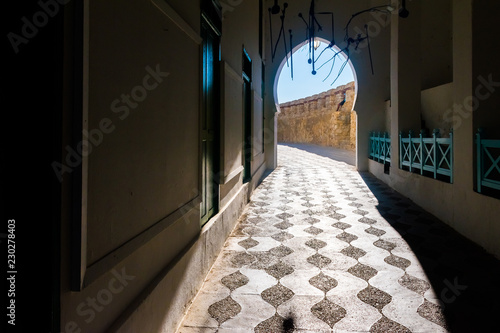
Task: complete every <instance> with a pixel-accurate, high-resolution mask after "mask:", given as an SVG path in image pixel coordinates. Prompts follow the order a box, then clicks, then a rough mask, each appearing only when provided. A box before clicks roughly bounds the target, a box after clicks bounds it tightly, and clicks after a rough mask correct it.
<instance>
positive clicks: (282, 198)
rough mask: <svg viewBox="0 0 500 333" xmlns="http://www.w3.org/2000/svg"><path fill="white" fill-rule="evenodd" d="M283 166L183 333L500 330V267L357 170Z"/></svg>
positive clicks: (289, 158)
mask: <svg viewBox="0 0 500 333" xmlns="http://www.w3.org/2000/svg"><path fill="white" fill-rule="evenodd" d="M278 157H279V163H278V164H279V166H278V168H277V169H276V170H274V171H273V172H272V173H271V174H270V175H268V176H267V177H266V178H265V179H264V180H263V182H262V183H261V185H260V186H259V187H258V188H257V189H256V190H255V192H254V193H253V195H252V197H251V201H250V203H249V204H248V205H247V207H246V208H245V211H244V214H243V215H242V216H241V217H240V220H239V221H238V225H237V226H236V227H235V229H234V230H233V232H232V234H231V236H230V237H229V239H228V240H227V242H226V246H225V247H224V249H223V250H222V252H221V255H220V256H219V258H217V261H216V262H215V264H214V266H213V267H212V270H211V271H210V273H209V274H208V276H207V278H206V280H205V284H204V286H203V288H202V290H201V291H200V293H199V294H198V296H197V297H196V299H195V300H194V302H193V304H192V305H191V307H190V309H189V311H188V313H187V314H186V316H185V318H184V321H183V323H182V325H181V326H180V328H179V330H178V333H187V332H266V333H281V332H283V333H285V332H295V331H297V332H318V333H319V332H346V333H347V332H352V333H353V332H383V333H388V332H419V333H424V332H425V333H427V332H428V333H435V332H498V321H497V319H496V318H497V315H498V312H499V311H500V262H499V261H498V260H497V259H495V258H493V257H491V256H489V255H488V254H487V253H485V252H484V251H482V249H480V248H479V247H477V246H476V245H475V244H473V243H471V242H470V241H468V240H466V239H465V238H463V237H461V236H459V235H458V234H457V233H455V232H454V231H453V230H451V229H450V228H449V227H447V226H446V225H444V224H443V223H441V222H440V221H439V220H437V219H436V218H434V217H433V216H431V215H430V214H428V213H427V212H425V211H423V210H422V209H421V208H419V207H418V206H416V205H414V204H413V203H412V202H411V201H410V200H408V199H407V198H404V197H403V196H401V195H399V194H398V193H396V192H395V191H393V190H392V189H390V188H389V187H387V186H386V185H385V184H383V183H381V182H380V181H378V180H377V179H376V178H374V177H373V176H371V175H370V174H367V173H359V172H357V171H356V170H355V168H354V167H353V166H351V165H349V164H346V163H344V162H339V161H335V160H332V159H330V158H328V157H324V156H320V155H318V154H315V153H312V152H308V151H305V150H302V149H297V148H295V147H292V146H283V145H280V146H278Z"/></svg>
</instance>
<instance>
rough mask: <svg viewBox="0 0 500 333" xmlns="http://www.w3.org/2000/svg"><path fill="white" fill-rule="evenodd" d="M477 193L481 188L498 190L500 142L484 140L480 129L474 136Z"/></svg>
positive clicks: (499, 185)
mask: <svg viewBox="0 0 500 333" xmlns="http://www.w3.org/2000/svg"><path fill="white" fill-rule="evenodd" d="M476 156H477V171H476V173H477V191H478V192H479V193H482V190H483V187H489V188H492V189H495V190H500V140H486V139H484V132H483V130H482V129H479V131H478V132H477V134H476ZM495 171H496V172H495Z"/></svg>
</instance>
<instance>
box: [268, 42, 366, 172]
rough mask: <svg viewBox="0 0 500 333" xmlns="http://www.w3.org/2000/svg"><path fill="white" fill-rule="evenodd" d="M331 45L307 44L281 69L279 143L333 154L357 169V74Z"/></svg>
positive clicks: (276, 90) (277, 99)
mask: <svg viewBox="0 0 500 333" xmlns="http://www.w3.org/2000/svg"><path fill="white" fill-rule="evenodd" d="M328 43H329V42H328V41H326V40H324V39H321V38H316V39H315V40H314V43H312V44H310V43H309V41H308V40H306V41H304V42H302V43H301V44H299V45H297V46H296V47H295V48H294V49H293V50H292V51H291V52H290V53H289V54H288V55H287V56H286V57H285V58H284V59H283V60H282V62H281V64H280V66H279V69H278V71H277V74H276V77H275V80H274V100H275V102H276V110H277V123H278V144H287V145H295V146H302V147H307V148H309V149H320V150H321V149H329V150H330V151H333V152H334V153H335V154H339V156H342V160H344V161H345V162H347V163H349V164H355V151H356V123H357V117H356V112H355V111H354V105H355V102H356V96H357V87H358V85H357V79H356V72H355V70H354V67H353V65H352V63H351V62H350V60H348V59H347V57H346V56H345V55H344V54H342V53H341V51H340V49H339V48H337V47H336V46H333V47H331V48H328ZM313 52H314V53H315V54H314V55H312V53H313ZM312 59H315V61H313V60H312ZM346 156H349V158H347V157H346Z"/></svg>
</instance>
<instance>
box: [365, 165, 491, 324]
mask: <svg viewBox="0 0 500 333" xmlns="http://www.w3.org/2000/svg"><path fill="white" fill-rule="evenodd" d="M360 174H361V176H362V178H363V180H364V182H365V183H366V185H367V186H368V187H369V188H370V190H371V191H372V192H373V194H374V195H375V197H376V198H377V200H378V202H379V205H378V206H377V209H378V210H379V212H380V214H381V215H382V216H383V217H384V218H385V219H386V220H387V221H388V222H389V223H390V224H391V225H392V226H393V227H394V229H396V230H397V231H398V232H399V233H400V234H401V236H402V237H403V238H404V240H405V241H406V242H407V243H408V245H409V246H410V247H411V249H412V251H413V252H414V253H415V255H416V256H417V257H418V259H419V261H420V264H421V265H422V267H423V269H424V270H425V272H426V274H427V277H428V278H429V281H430V282H431V284H432V288H433V289H434V291H435V293H436V295H437V297H438V298H439V299H440V303H441V308H442V310H443V313H444V317H445V318H441V319H444V320H445V321H446V324H447V326H448V329H449V331H450V332H452V333H455V332H460V333H461V332H467V333H469V332H500V318H499V317H497V316H498V315H499V312H500V260H498V259H496V258H495V257H493V256H492V255H490V254H488V253H487V252H486V251H484V250H483V249H482V248H481V247H479V246H478V245H476V244H475V243H473V242H472V241H470V240H468V239H466V238H465V237H463V236H462V235H460V234H458V233H457V232H456V231H454V230H453V229H452V228H450V227H449V226H447V225H446V224H445V223H443V222H441V221H440V220H438V219H437V218H436V217H434V216H432V215H431V214H429V213H427V212H426V211H424V210H423V209H422V208H420V207H418V206H417V205H415V204H414V203H413V202H412V201H410V200H409V199H407V198H406V197H404V196H402V195H401V194H399V193H398V192H396V191H394V190H392V189H391V188H389V187H388V186H387V185H386V184H385V183H383V182H382V181H380V180H379V179H377V178H376V177H375V176H373V175H372V174H370V173H367V172H364V173H363V172H362V173H360ZM408 215H410V216H412V215H413V216H415V219H410V218H408V217H404V216H408ZM499 241H500V240H499ZM433 310H438V311H437V312H436V313H434V314H433V313H432V312H433ZM427 312H428V313H427V314H426V315H428V316H430V317H432V316H436V320H439V318H438V317H439V316H440V314H439V312H440V311H439V309H436V307H434V308H433V307H429V308H428V311H427Z"/></svg>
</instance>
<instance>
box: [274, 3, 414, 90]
mask: <svg viewBox="0 0 500 333" xmlns="http://www.w3.org/2000/svg"><path fill="white" fill-rule="evenodd" d="M287 8H288V3H286V2H285V3H283V8H281V7H280V5H279V4H278V0H275V1H274V5H273V6H272V7H271V8H269V24H270V38H271V54H272V61H274V58H275V56H276V50H277V48H278V44H279V42H280V40H281V38H282V37H283V46H284V51H285V55H286V63H287V66H290V65H291V66H292V67H291V75H292V79H293V54H291V53H290V63H289V61H288V48H287V43H286V37H285V18H286V9H287ZM393 11H394V8H393V7H392V6H391V5H390V4H388V5H383V6H375V7H371V8H368V9H365V10H362V11H359V12H357V13H354V14H352V15H351V17H350V19H349V20H348V22H347V24H346V26H345V28H344V30H345V36H344V40H343V42H344V44H345V45H344V46H343V47H340V46H339V45H337V44H336V42H335V17H334V13H333V12H316V4H315V0H311V3H310V5H309V13H308V15H307V20H306V18H305V15H304V14H302V13H298V17H299V18H300V19H301V20H302V21H303V22H304V24H305V27H306V40H307V43H308V52H309V59H308V63H309V64H310V65H311V74H312V75H316V74H317V73H318V71H319V70H320V69H322V68H323V67H324V66H326V65H327V64H330V63H331V67H330V71H329V73H328V75H327V76H326V77H325V79H324V80H323V82H324V81H326V80H327V79H328V78H329V77H330V76H331V75H332V73H333V69H334V67H335V60H336V59H337V57H340V55H341V54H344V55H345V57H346V59H345V60H344V62H343V63H342V65H341V66H340V69H339V71H338V73H337V75H336V77H335V79H334V80H333V82H332V83H331V85H333V84H334V83H335V82H336V81H337V79H338V78H339V77H340V75H341V74H342V72H343V71H344V68H345V66H346V65H347V64H348V63H349V60H350V53H351V52H352V51H353V50H354V51H356V50H358V49H359V46H360V44H361V43H362V42H364V41H366V43H367V49H368V56H369V58H370V68H371V72H372V74H374V73H375V72H374V68H373V58H372V52H371V45H370V35H369V30H368V25H367V24H365V25H364V33H358V34H357V35H356V36H351V34H350V32H349V27H350V24H351V23H352V21H353V19H354V18H356V17H358V16H360V15H362V14H365V13H370V12H372V13H373V12H380V13H385V14H391V13H392V12H393ZM280 12H281V15H280V20H281V27H280V32H279V35H278V38H277V40H276V42H275V43H274V41H273V24H272V17H273V16H274V15H277V14H279V13H280ZM408 15H409V11H408V10H407V8H406V1H405V0H402V4H401V8H400V9H399V16H400V17H401V18H406V17H408ZM319 16H328V17H329V18H330V22H329V23H330V25H331V28H330V30H331V40H330V43H329V44H328V46H327V47H326V48H324V49H323V50H322V51H321V52H320V53H319V55H317V56H316V50H317V45H318V39H317V32H319V31H323V26H322V24H321V23H320V21H319V19H318V18H319ZM288 32H289V40H290V52H291V51H292V47H293V35H292V30H291V29H289V30H288ZM315 44H316V45H315ZM334 46H336V47H337V48H338V49H339V51H335V49H334V48H333V47H334ZM327 51H330V52H333V54H330V58H329V59H328V60H326V61H324V62H323V63H321V64H320V65H319V66H318V65H317V64H316V63H317V62H318V61H319V60H320V59H322V56H323V54H324V53H325V52H327Z"/></svg>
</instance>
